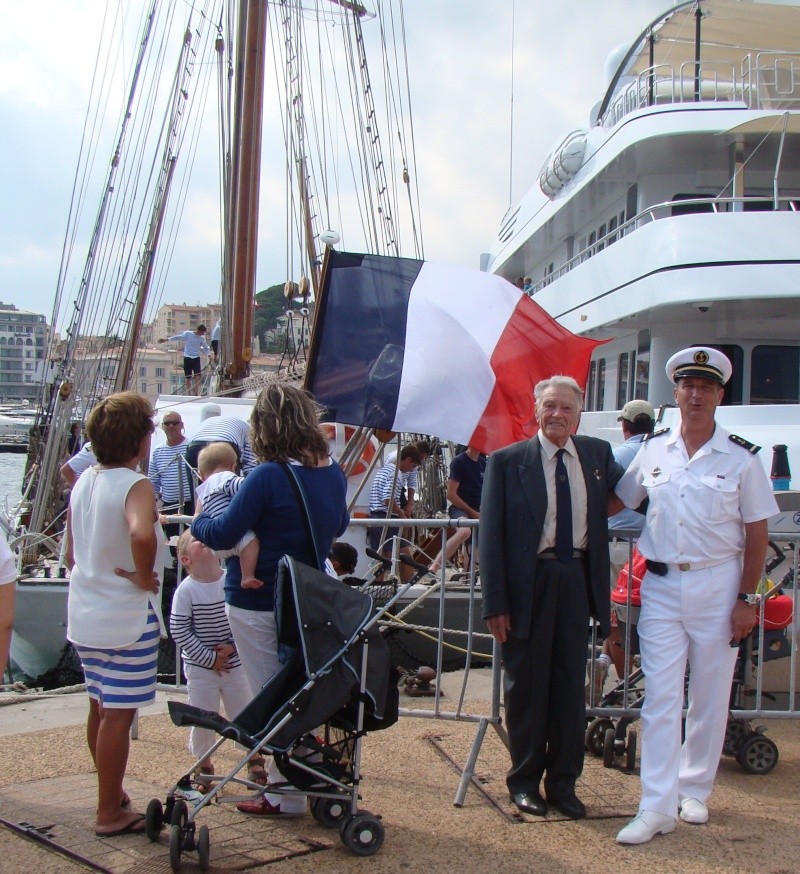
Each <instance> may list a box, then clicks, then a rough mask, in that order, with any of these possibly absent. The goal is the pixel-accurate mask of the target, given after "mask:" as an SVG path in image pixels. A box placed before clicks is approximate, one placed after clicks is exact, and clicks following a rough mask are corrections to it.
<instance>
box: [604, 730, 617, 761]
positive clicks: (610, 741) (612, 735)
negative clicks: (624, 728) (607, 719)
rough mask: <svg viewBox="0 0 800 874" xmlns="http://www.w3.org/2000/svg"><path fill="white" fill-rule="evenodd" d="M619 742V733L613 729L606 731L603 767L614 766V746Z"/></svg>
mask: <svg viewBox="0 0 800 874" xmlns="http://www.w3.org/2000/svg"><path fill="white" fill-rule="evenodd" d="M616 740H617V733H616V731H614V729H613V728H609V729H607V731H606V736H605V740H604V741H603V767H605V768H610V767H612V766H613V764H614V746H615V744H616Z"/></svg>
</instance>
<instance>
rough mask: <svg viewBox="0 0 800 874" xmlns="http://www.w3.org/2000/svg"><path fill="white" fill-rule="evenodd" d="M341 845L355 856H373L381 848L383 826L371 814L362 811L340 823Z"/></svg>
mask: <svg viewBox="0 0 800 874" xmlns="http://www.w3.org/2000/svg"><path fill="white" fill-rule="evenodd" d="M340 836H341V838H342V843H343V844H344V845H345V846H346V847H347V849H348V850H351V851H352V852H353V853H355V854H356V855H357V856H373V855H375V853H377V852H378V850H380V848H381V847H382V846H383V841H384V838H385V836H386V834H385V832H384V829H383V824H382V823H381V821H380V820H379V819H378V817H377V816H375V815H374V814H372V813H367V812H366V811H362V812H360V813H357V814H356V815H355V816H351V817H348V818H346V819H344V820H343V821H342V827H341V831H340Z"/></svg>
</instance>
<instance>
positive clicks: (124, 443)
mask: <svg viewBox="0 0 800 874" xmlns="http://www.w3.org/2000/svg"><path fill="white" fill-rule="evenodd" d="M154 414H155V411H154V410H153V407H152V405H151V404H150V401H148V400H147V398H146V397H145V396H144V395H141V394H139V392H135V391H120V392H116V393H115V394H113V395H109V396H108V397H107V398H103V400H102V401H100V402H99V403H98V404H97V405H96V406H95V407H94V409H93V410H92V411H91V413H89V418H88V419H87V420H86V436H87V437H88V438H89V441H90V442H91V444H92V452H93V453H94V455H95V457H96V458H97V460H98V461H99V462H100V464H126V463H127V462H129V461H130V460H131V459H132V458H134V457H135V456H136V455H137V454H138V452H139V447H140V446H141V443H142V440H144V438H145V437H147V435H148V434H152V433H153V431H155V427H156V426H155V425H154V424H153V415H154Z"/></svg>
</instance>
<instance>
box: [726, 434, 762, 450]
mask: <svg viewBox="0 0 800 874" xmlns="http://www.w3.org/2000/svg"><path fill="white" fill-rule="evenodd" d="M728 439H729V440H733V442H734V443H735V444H736V445H737V446H741V447H742V449H746V450H747V451H748V452H749V453H750V454H751V455H758V453H759V452H761V447H760V446H756V444H755V443H751V442H750V441H749V440H745V439H744V437H740V436H739V435H738V434H729V435H728Z"/></svg>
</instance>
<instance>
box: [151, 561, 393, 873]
mask: <svg viewBox="0 0 800 874" xmlns="http://www.w3.org/2000/svg"><path fill="white" fill-rule="evenodd" d="M380 615H381V614H380V613H379V612H376V611H375V609H374V606H373V601H372V598H371V597H370V596H369V595H366V594H364V593H362V592H359V591H357V590H355V589H352V588H349V587H348V586H345V585H343V584H342V583H341V582H340V581H339V580H337V579H334V578H333V577H329V576H327V575H326V574H324V573H321V572H320V571H318V570H315V569H314V568H310V567H307V566H306V565H303V564H300V563H299V562H296V561H294V560H293V559H292V558H290V557H289V556H285V557H284V558H283V559H281V562H280V565H279V568H278V578H277V582H276V588H275V620H276V624H277V630H278V642H279V645H280V646H281V648H282V649H283V650H284V651H285V652H286V653H288V657H287V658H286V660H285V662H284V664H283V666H282V668H281V670H279V671H278V672H277V673H276V674H275V675H274V676H273V677H271V678H270V680H269V681H268V682H267V683H266V684H265V685H264V687H263V688H262V689H261V691H260V692H259V693H258V695H256V697H255V698H254V699H253V700H252V701H251V702H250V704H248V705H247V707H246V708H245V709H244V710H243V711H242V712H241V713H240V714H239V715H238V716H237V717H236V718H235V719H233V720H230V721H229V720H227V719H224V718H223V717H222V716H220V715H219V714H218V713H213V712H210V711H206V710H201V709H200V708H197V707H192V706H191V705H189V704H184V703H182V702H175V701H171V702H170V704H169V711H170V716H171V717H172V721H173V722H174V723H175V725H178V726H192V725H197V726H201V727H203V728H210V729H212V730H213V731H215V732H217V733H218V734H219V735H220V738H219V740H218V741H217V742H216V743H215V744H214V746H213V747H212V748H211V750H209V751H208V752H207V753H206V755H211V754H213V753H214V751H215V750H217V749H218V748H219V747H220V746H221V745H222V744H223V743H224V742H225V741H226V740H233V741H235V742H237V743H239V744H241V745H242V746H244V747H245V748H246V749H247V752H246V754H245V755H244V756H243V758H242V759H241V760H240V761H239V762H237V764H236V765H235V766H234V767H233V769H232V770H231V771H230V772H228V773H227V774H225V775H219V776H216V775H211V776H204V777H203V780H204V781H207V782H208V783H210V785H209V786H208V791H207V792H206V793H205V794H203V793H201V792H200V791H197V790H196V789H195V788H194V786H193V784H192V774H193V773H194V772H195V770H196V769H197V768H198V766H199V765H200V760H198V761H197V762H196V763H195V764H194V765H192V767H191V768H190V769H189V770H188V771H187V772H186V773H185V774H184V775H183V776H182V777H181V779H180V780H179V781H178V782H177V783H176V784H175V786H173V787H172V789H170V791H169V793H168V795H167V799H166V802H165V804H164V805H162V804H161V802H160V801H159V800H158V799H153V800H152V801H151V802H150V804H149V805H148V807H147V812H146V818H145V829H146V832H147V836H148V837H149V838H150V840H151V841H156V840H158V837H159V834H160V832H161V830H162V828H163V827H164V825H165V824H169V826H170V836H169V858H170V865H171V867H172V870H173V871H178V870H180V866H181V854H182V853H183V852H185V851H191V850H197V853H198V857H199V864H200V868H201V870H203V871H205V870H207V868H208V864H209V855H210V846H209V834H208V827H207V826H205V825H202V826H200V828H199V829H197V831H195V819H196V817H197V815H198V813H199V812H200V811H201V810H202V809H203V808H204V807H205V806H206V805H208V804H210V803H212V802H213V801H217V802H224V803H233V802H237V801H242V800H244V799H250V798H252V795H245V796H236V797H233V796H222V795H221V792H222V789H223V788H224V787H225V786H226V785H228V784H234V785H241V786H243V787H245V788H246V789H248V790H252V791H256V792H259V793H262V794H263V793H264V792H266V791H269V792H270V793H276V794H286V795H292V794H294V795H298V794H304V795H307V796H309V798H310V799H311V814H312V816H313V817H314V818H315V819H316V820H317V822H319V823H320V824H322V825H323V826H325V827H327V828H338V829H339V834H340V836H341V839H342V842H343V843H344V845H345V846H346V847H348V849H350V850H352V851H353V852H354V853H356V854H357V855H359V856H371V855H372V854H374V853H376V852H377V851H378V850H379V849H380V848H381V846H382V845H383V841H384V829H383V825H382V824H381V821H380V818H379V817H378V816H376V815H375V814H372V813H369V812H367V811H364V810H361V811H360V810H359V809H358V801H359V794H358V790H359V786H360V781H361V775H360V759H361V741H362V738H363V736H364V735H365V734H366V733H367V731H371V730H377V729H382V728H388V727H389V726H391V725H393V724H394V723H395V722H396V721H397V718H398V702H399V693H398V691H397V685H396V683H394V682H391V679H390V670H391V669H390V660H389V653H388V649H387V647H386V644H385V642H384V640H383V637H382V636H381V633H380V631H379V629H378V625H377V620H378V618H379V616H380ZM320 726H321V728H320ZM264 753H267V754H270V755H272V756H273V757H274V759H275V763H276V765H277V766H278V769H279V770H280V772H281V774H282V775H283V776H284V777H285V779H286V782H285V783H279V784H274V783H273V784H271V785H270V786H269V787H268V789H267V787H264V786H260V785H258V784H256V783H253V782H251V781H250V780H247V779H245V778H244V777H240V776H238V775H239V773H240V772H241V771H242V769H246V768H247V766H248V764H249V762H250V761H251V760H252V759H253V758H254V757H255V756H258V755H261V754H264Z"/></svg>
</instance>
